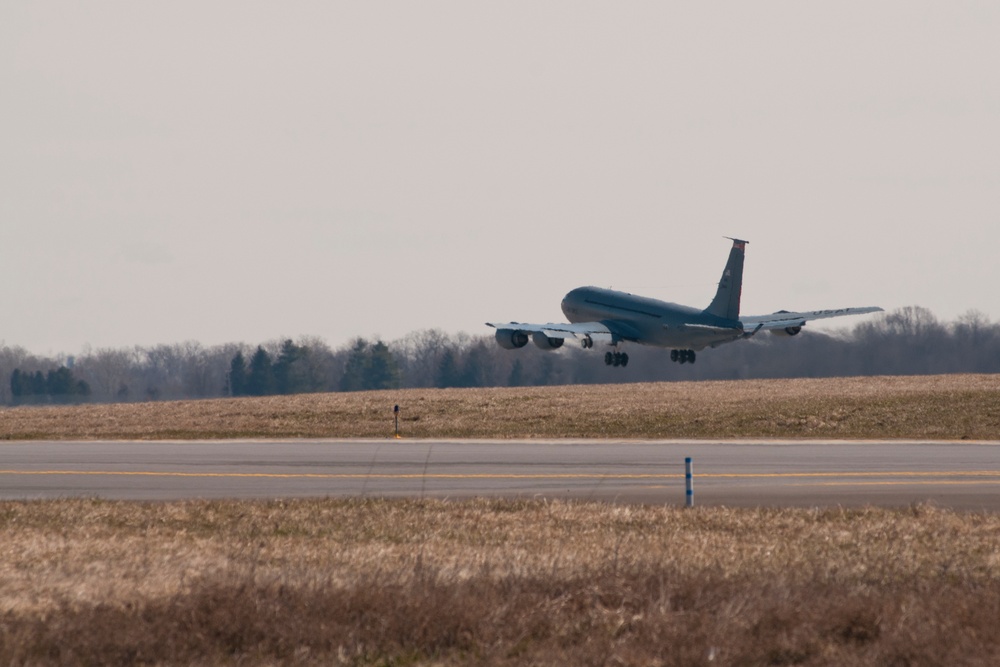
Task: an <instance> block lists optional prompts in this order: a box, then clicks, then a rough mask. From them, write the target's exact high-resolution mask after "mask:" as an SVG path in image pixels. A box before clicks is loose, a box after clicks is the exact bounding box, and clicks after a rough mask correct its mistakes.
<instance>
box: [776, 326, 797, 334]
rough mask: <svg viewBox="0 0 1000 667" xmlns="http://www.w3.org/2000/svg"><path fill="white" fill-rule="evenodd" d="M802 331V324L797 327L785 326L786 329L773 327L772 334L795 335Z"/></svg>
mask: <svg viewBox="0 0 1000 667" xmlns="http://www.w3.org/2000/svg"><path fill="white" fill-rule="evenodd" d="M800 331H802V327H801V326H797V327H785V328H784V329H771V334H773V335H775V336H795V335H798V333H799V332H800Z"/></svg>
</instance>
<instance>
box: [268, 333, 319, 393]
mask: <svg viewBox="0 0 1000 667" xmlns="http://www.w3.org/2000/svg"><path fill="white" fill-rule="evenodd" d="M308 354H309V348H308V347H305V346H299V345H296V344H295V343H293V342H292V341H291V340H290V339H289V340H286V341H285V342H284V343H282V344H281V350H280V352H279V353H278V359H277V361H275V362H274V390H275V392H276V393H278V394H299V393H302V392H305V391H311V390H312V389H313V387H312V383H311V382H310V378H309V375H308V367H307V364H306V363H305V361H306V357H307V356H308Z"/></svg>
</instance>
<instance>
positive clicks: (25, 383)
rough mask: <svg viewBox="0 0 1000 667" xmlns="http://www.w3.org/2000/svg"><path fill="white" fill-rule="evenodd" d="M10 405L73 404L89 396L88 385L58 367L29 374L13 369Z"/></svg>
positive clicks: (61, 367) (65, 369)
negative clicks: (44, 371)
mask: <svg viewBox="0 0 1000 667" xmlns="http://www.w3.org/2000/svg"><path fill="white" fill-rule="evenodd" d="M10 394H11V403H13V404H14V405H31V404H41V403H73V402H76V401H81V400H85V399H86V398H87V397H88V396H90V385H89V384H87V383H86V382H84V381H83V380H78V379H76V378H75V377H73V371H71V370H70V369H68V368H66V367H65V366H60V367H59V368H57V369H55V370H50V371H49V372H47V373H42V371H35V372H34V373H30V372H27V371H21V370H20V369H18V368H15V369H14V371H13V372H12V373H11V374H10Z"/></svg>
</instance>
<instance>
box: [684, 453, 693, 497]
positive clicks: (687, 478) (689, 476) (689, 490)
mask: <svg viewBox="0 0 1000 667" xmlns="http://www.w3.org/2000/svg"><path fill="white" fill-rule="evenodd" d="M684 490H685V493H686V494H687V501H686V502H685V507H694V466H693V465H692V463H691V457H690V456H688V457H687V458H685V459H684Z"/></svg>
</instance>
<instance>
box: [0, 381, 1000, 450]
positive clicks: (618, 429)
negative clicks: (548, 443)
mask: <svg viewBox="0 0 1000 667" xmlns="http://www.w3.org/2000/svg"><path fill="white" fill-rule="evenodd" d="M395 404H399V405H400V409H401V413H400V414H401V419H400V425H401V430H402V431H403V434H404V436H405V437H412V438H450V437H471V438H533V437H545V438H561V437H572V438H590V437H600V438H709V437H713V438H714V437H723V438H725V437H764V438H771V437H788V438H914V439H945V440H947V439H955V440H958V439H976V440H980V439H986V440H993V439H1000V376H998V375H938V376H920V377H863V378H829V379H815V380H813V379H794V380H745V381H734V382H677V383H657V384H629V385H602V386H569V387H528V388H493V389H408V390H396V391H376V392H358V393H336V394H308V395H298V396H273V397H266V398H239V399H215V400H201V401H177V402H161V403H130V404H114V405H82V406H73V407H20V408H5V409H0V439H8V440H31V439H78V438H80V439H115V438H124V439H177V438H297V437H364V438H372V437H374V438H379V437H388V436H389V435H391V434H392V429H393V418H392V407H393V405H395Z"/></svg>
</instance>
